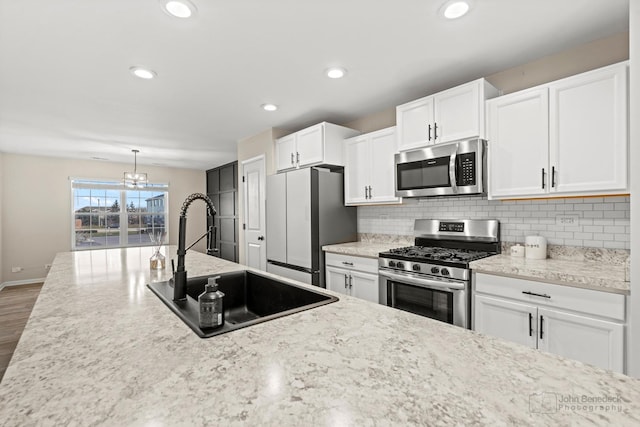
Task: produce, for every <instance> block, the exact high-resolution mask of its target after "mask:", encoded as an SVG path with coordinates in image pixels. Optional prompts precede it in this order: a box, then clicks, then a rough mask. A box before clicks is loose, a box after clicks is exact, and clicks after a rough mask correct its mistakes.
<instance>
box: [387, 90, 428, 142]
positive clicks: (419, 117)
mask: <svg viewBox="0 0 640 427" xmlns="http://www.w3.org/2000/svg"><path fill="white" fill-rule="evenodd" d="M433 117H434V113H433V97H431V96H430V97H426V98H421V99H418V100H416V101H413V102H409V103H407V104H403V105H399V106H398V107H396V121H397V126H398V150H400V151H404V150H410V149H413V148H418V147H423V146H425V145H428V144H433V143H434V142H435V140H434V137H433V136H434V123H433Z"/></svg>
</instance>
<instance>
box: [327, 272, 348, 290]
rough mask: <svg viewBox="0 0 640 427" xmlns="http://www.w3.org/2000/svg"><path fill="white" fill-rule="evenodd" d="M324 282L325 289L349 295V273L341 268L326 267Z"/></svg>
mask: <svg viewBox="0 0 640 427" xmlns="http://www.w3.org/2000/svg"><path fill="white" fill-rule="evenodd" d="M325 277H326V278H325V281H326V286H327V289H329V290H330V291H334V292H340V293H341V294H345V295H347V294H349V271H348V270H345V269H342V268H335V267H329V266H327V267H326V271H325Z"/></svg>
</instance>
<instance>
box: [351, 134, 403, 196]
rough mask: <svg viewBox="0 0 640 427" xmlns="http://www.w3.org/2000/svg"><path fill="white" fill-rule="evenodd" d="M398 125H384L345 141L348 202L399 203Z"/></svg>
mask: <svg viewBox="0 0 640 427" xmlns="http://www.w3.org/2000/svg"><path fill="white" fill-rule="evenodd" d="M396 147H397V143H396V132H395V127H391V128H387V129H382V130H379V131H376V132H371V133H368V134H365V135H360V136H357V137H355V138H350V139H347V140H346V141H345V143H344V151H345V168H344V169H345V171H344V174H345V175H344V190H345V205H367V204H383V203H385V204H390V203H400V202H401V201H402V199H401V198H399V197H396V195H395V192H396V191H395V181H394V154H395V152H396Z"/></svg>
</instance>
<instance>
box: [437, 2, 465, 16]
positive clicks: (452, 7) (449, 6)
mask: <svg viewBox="0 0 640 427" xmlns="http://www.w3.org/2000/svg"><path fill="white" fill-rule="evenodd" d="M469 8H470V6H469V3H468V2H467V1H461V0H455V1H448V2H447V3H445V4H444V5H443V6H442V14H443V15H444V17H445V18H447V19H457V18H460V17H462V16H464V15H466V13H467V12H469Z"/></svg>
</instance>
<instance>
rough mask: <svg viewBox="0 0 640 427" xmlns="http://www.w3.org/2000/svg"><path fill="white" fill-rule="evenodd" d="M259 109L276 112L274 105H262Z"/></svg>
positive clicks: (276, 107)
mask: <svg viewBox="0 0 640 427" xmlns="http://www.w3.org/2000/svg"><path fill="white" fill-rule="evenodd" d="M261 107H262V109H263V110H265V111H276V110H277V109H278V106H277V105H275V104H262V105H261Z"/></svg>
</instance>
